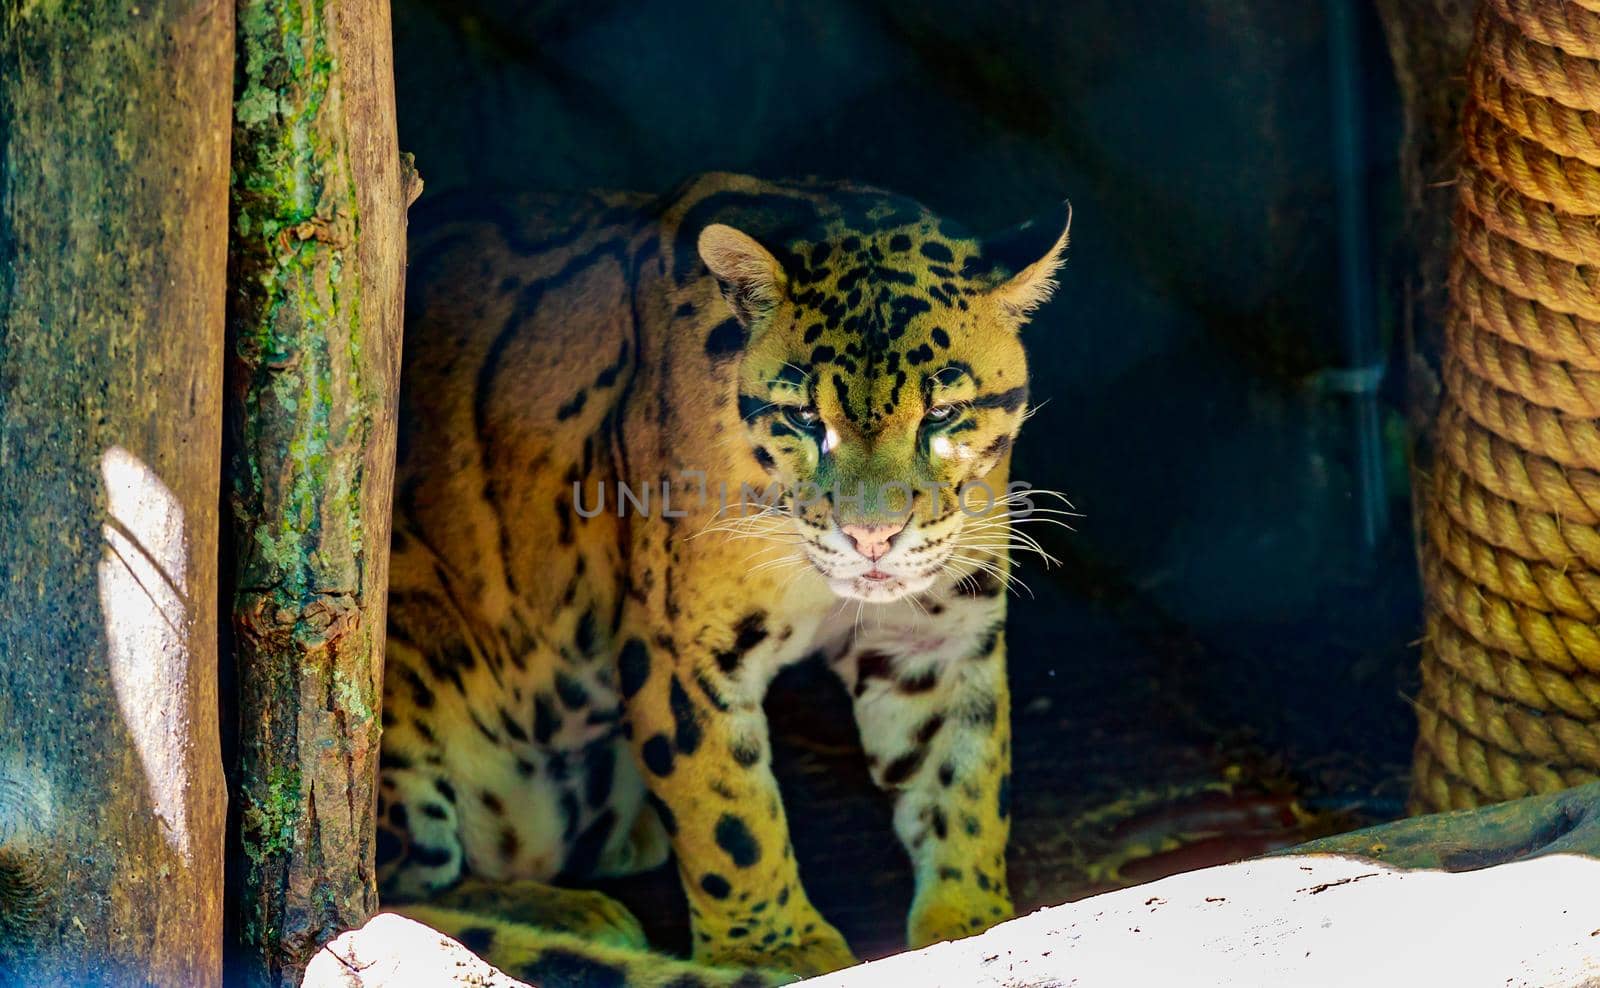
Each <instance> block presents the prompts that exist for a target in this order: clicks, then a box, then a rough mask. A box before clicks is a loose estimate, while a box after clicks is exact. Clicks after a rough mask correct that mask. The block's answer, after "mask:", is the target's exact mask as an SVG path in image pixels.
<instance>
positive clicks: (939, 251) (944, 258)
mask: <svg viewBox="0 0 1600 988" xmlns="http://www.w3.org/2000/svg"><path fill="white" fill-rule="evenodd" d="M922 256H923V257H926V258H927V259H928V260H930V261H938V262H940V263H942V264H949V263H950V262H952V261H954V260H955V259H956V256H955V255H954V254H952V253H951V252H950V248H948V247H946V246H945V245H944V244H941V243H939V242H938V241H935V240H929V241H926V242H925V243H923V245H922Z"/></svg>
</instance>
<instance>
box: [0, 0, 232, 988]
mask: <svg viewBox="0 0 1600 988" xmlns="http://www.w3.org/2000/svg"><path fill="white" fill-rule="evenodd" d="M232 38H233V11H232V8H231V6H230V5H228V4H227V3H219V2H215V0H140V2H139V3H137V4H124V3H115V4H110V3H86V2H63V3H47V4H40V3H17V2H15V0H5V2H3V3H0V982H6V983H10V979H12V978H15V979H16V980H17V981H20V982H22V983H26V984H30V985H31V984H46V985H48V984H74V985H75V984H83V983H86V982H93V983H102V982H116V983H136V984H147V983H149V984H172V985H215V984H218V983H219V982H220V979H221V965H222V958H221V951H222V863H223V821H224V814H225V804H226V798H227V797H226V791H225V788H224V783H223V776H222V763H221V756H220V751H219V737H218V728H217V645H216V642H217V634H216V632H217V596H216V580H217V563H216V558H217V538H218V494H219V491H218V484H219V478H220V475H221V453H220V442H221V422H222V413H221V395H222V359H223V356H222V355H223V325H224V317H223V313H224V298H225V285H224V272H225V264H226V245H227V215H228V214H227V210H228V205H227V176H228V116H229V101H228V92H229V86H230V80H231V78H232V70H233V57H232V56H233V53H232V46H231V42H232Z"/></svg>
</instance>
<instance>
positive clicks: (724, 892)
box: [700, 871, 733, 899]
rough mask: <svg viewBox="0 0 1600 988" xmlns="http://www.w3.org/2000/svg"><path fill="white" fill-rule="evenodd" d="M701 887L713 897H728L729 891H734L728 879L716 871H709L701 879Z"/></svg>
mask: <svg viewBox="0 0 1600 988" xmlns="http://www.w3.org/2000/svg"><path fill="white" fill-rule="evenodd" d="M700 887H701V888H703V889H705V891H706V894H707V895H709V896H711V897H712V898H713V899H726V898H727V897H728V893H730V892H732V891H733V886H732V885H729V884H728V880H727V879H726V878H723V877H722V876H721V875H719V874H717V873H716V872H714V871H708V872H706V873H705V875H703V876H702V877H701V879H700Z"/></svg>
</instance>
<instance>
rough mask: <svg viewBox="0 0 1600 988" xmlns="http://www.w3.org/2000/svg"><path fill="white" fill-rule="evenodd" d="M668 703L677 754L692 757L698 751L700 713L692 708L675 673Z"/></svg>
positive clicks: (691, 702) (687, 695)
mask: <svg viewBox="0 0 1600 988" xmlns="http://www.w3.org/2000/svg"><path fill="white" fill-rule="evenodd" d="M668 703H669V704H670V705H671V707H672V722H673V725H674V728H675V731H674V734H673V744H674V745H676V746H677V748H678V752H679V754H683V755H692V754H694V753H695V752H696V751H698V750H699V749H700V739H701V736H702V734H701V730H700V712H699V711H697V710H696V709H695V708H694V702H693V701H691V700H690V699H689V694H688V693H686V692H685V691H684V689H683V683H682V682H680V681H679V680H678V676H677V674H676V673H674V674H673V676H672V687H671V690H670V693H669V697H668Z"/></svg>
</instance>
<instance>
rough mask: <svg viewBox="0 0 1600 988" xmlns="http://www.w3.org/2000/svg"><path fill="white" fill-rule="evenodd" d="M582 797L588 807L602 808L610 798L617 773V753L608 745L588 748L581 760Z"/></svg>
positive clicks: (602, 744)
mask: <svg viewBox="0 0 1600 988" xmlns="http://www.w3.org/2000/svg"><path fill="white" fill-rule="evenodd" d="M583 771H584V777H583V797H584V800H585V801H586V802H587V803H588V804H589V805H590V806H603V805H605V802H606V801H607V800H608V799H610V798H611V784H612V782H613V780H614V779H615V777H616V772H617V751H616V749H615V748H613V747H612V746H611V745H610V744H606V743H601V744H596V745H593V746H591V747H590V749H589V752H588V753H587V754H586V755H585V756H584V759H583Z"/></svg>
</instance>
